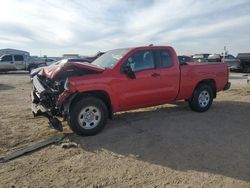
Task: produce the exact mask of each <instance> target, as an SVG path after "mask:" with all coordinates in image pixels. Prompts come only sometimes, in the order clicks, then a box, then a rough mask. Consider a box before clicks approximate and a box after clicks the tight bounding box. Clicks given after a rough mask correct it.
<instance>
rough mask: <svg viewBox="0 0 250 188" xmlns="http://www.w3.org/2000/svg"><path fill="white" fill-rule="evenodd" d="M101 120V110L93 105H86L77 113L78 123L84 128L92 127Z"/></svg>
mask: <svg viewBox="0 0 250 188" xmlns="http://www.w3.org/2000/svg"><path fill="white" fill-rule="evenodd" d="M100 121H101V112H100V110H99V109H98V108H96V107H95V106H87V107H85V108H83V109H82V110H81V112H80V113H79V115H78V123H79V125H80V126H81V127H82V128H84V129H93V128H95V127H96V126H97V125H98V123H99V122H100Z"/></svg>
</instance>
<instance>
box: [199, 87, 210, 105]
mask: <svg viewBox="0 0 250 188" xmlns="http://www.w3.org/2000/svg"><path fill="white" fill-rule="evenodd" d="M198 101H199V105H200V107H202V108H204V107H206V106H207V105H208V104H209V101H210V95H209V92H208V91H202V92H201V93H200V95H199V99H198Z"/></svg>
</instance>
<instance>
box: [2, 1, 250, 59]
mask: <svg viewBox="0 0 250 188" xmlns="http://www.w3.org/2000/svg"><path fill="white" fill-rule="evenodd" d="M151 43H153V44H154V45H171V46H173V47H175V49H176V50H177V52H178V54H193V53H198V52H209V53H215V52H217V53H220V52H221V51H222V49H223V46H227V48H228V49H229V52H231V53H232V54H234V55H236V54H237V53H238V52H250V0H237V1H228V0H204V1H201V0H79V1H78V0H68V1H66V0H53V1H52V0H36V1H31V0H8V1H7V0H1V11H0V49H1V48H16V49H22V50H27V51H29V52H31V54H33V55H39V54H40V53H41V54H42V55H45V54H46V55H48V56H60V55H62V54H63V53H79V54H82V55H85V54H93V53H95V52H97V51H98V50H102V51H105V50H109V49H114V48H121V47H131V46H138V45H140V46H141V45H149V44H151Z"/></svg>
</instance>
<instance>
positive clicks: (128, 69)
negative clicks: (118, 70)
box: [122, 64, 136, 79]
mask: <svg viewBox="0 0 250 188" xmlns="http://www.w3.org/2000/svg"><path fill="white" fill-rule="evenodd" d="M122 72H123V73H125V74H126V75H127V76H128V77H129V78H131V79H135V78H136V76H135V73H134V71H133V70H132V68H131V66H130V65H127V64H126V65H125V66H123V68H122Z"/></svg>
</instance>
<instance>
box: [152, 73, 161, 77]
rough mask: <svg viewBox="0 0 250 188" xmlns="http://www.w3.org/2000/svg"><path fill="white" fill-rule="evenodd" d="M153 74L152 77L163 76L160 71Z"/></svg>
mask: <svg viewBox="0 0 250 188" xmlns="http://www.w3.org/2000/svg"><path fill="white" fill-rule="evenodd" d="M151 76H152V77H158V76H161V75H160V74H159V73H156V72H155V73H153V74H151Z"/></svg>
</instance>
